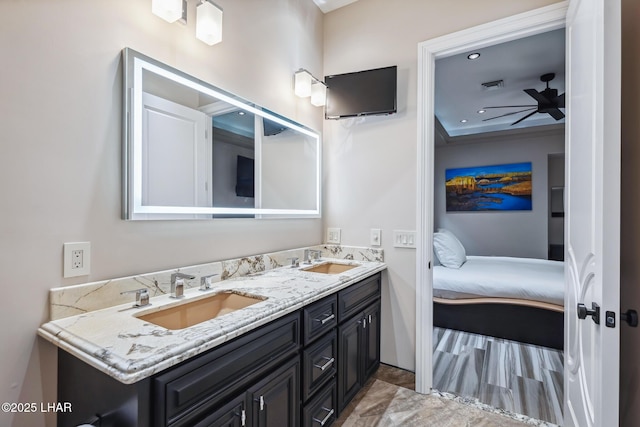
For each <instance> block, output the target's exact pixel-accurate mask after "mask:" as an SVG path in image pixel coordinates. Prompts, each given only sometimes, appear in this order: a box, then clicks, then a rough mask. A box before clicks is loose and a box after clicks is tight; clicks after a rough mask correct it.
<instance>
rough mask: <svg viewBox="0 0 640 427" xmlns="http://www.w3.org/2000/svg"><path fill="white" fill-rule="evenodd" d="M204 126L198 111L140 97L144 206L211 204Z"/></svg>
mask: <svg viewBox="0 0 640 427" xmlns="http://www.w3.org/2000/svg"><path fill="white" fill-rule="evenodd" d="M206 123H207V116H206V115H205V114H203V113H201V112H199V111H197V110H194V109H192V108H188V107H185V106H183V105H180V104H178V103H175V102H172V101H169V100H167V99H164V98H161V97H158V96H155V95H152V94H150V93H144V94H143V128H144V129H145V130H146V132H143V139H142V158H143V162H142V175H143V181H144V182H145V183H146V185H144V186H143V192H142V203H143V204H144V205H149V206H210V205H211V191H210V189H209V181H210V179H209V176H210V174H211V166H210V162H209V161H208V160H207V159H208V153H209V152H210V148H209V144H208V141H207V136H206ZM192 216H193V215H190V217H192Z"/></svg>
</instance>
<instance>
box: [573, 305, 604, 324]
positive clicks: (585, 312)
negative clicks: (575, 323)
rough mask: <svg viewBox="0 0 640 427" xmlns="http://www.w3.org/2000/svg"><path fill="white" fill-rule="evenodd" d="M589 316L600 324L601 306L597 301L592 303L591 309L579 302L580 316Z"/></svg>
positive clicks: (584, 317) (582, 317)
mask: <svg viewBox="0 0 640 427" xmlns="http://www.w3.org/2000/svg"><path fill="white" fill-rule="evenodd" d="M587 316H591V319H592V320H593V321H594V322H595V323H597V324H598V325H599V324H600V306H599V305H598V304H596V303H595V302H592V303H591V310H589V309H588V308H587V306H586V305H584V304H582V303H579V304H578V318H579V319H586V318H587Z"/></svg>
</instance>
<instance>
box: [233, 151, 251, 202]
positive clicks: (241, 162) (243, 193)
mask: <svg viewBox="0 0 640 427" xmlns="http://www.w3.org/2000/svg"><path fill="white" fill-rule="evenodd" d="M253 166H254V161H253V159H251V158H249V157H244V156H238V163H237V168H236V196H238V197H254V188H253V181H254V178H253V177H254V174H253Z"/></svg>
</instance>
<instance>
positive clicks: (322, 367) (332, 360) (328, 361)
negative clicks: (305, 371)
mask: <svg viewBox="0 0 640 427" xmlns="http://www.w3.org/2000/svg"><path fill="white" fill-rule="evenodd" d="M324 359H326V360H327V363H325V364H324V365H322V366H320V365H313V366H314V367H316V368H318V369H320V370H321V371H324V370H325V369H327V368H328V367H329V366H331V365H332V364H333V362H335V361H336V360H335V359H334V358H333V357H331V358H329V357H327V356H324Z"/></svg>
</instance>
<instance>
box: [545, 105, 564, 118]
mask: <svg viewBox="0 0 640 427" xmlns="http://www.w3.org/2000/svg"><path fill="white" fill-rule="evenodd" d="M547 113H549V115H550V116H551V117H553V118H554V119H556V120H560V119H564V114H563V113H562V111H560V110H558V109H557V108H549V109H548V110H547Z"/></svg>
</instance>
